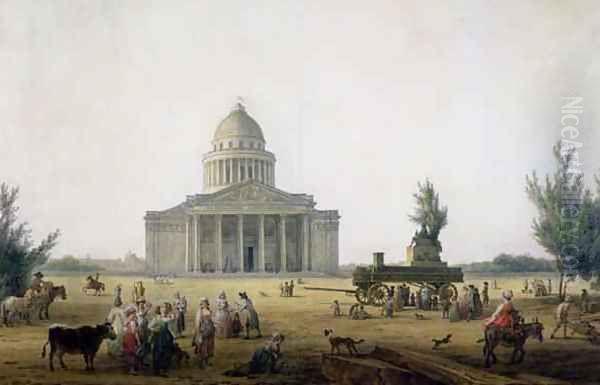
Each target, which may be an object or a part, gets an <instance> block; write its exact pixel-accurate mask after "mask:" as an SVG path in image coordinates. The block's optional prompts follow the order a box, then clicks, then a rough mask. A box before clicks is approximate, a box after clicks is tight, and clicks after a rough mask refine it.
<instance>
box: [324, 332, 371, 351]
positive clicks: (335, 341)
mask: <svg viewBox="0 0 600 385" xmlns="http://www.w3.org/2000/svg"><path fill="white" fill-rule="evenodd" d="M323 334H325V337H327V338H328V340H329V344H330V345H331V354H334V352H337V354H341V353H340V346H341V345H345V346H346V349H348V353H350V355H351V356H354V355H358V354H359V353H358V350H357V349H356V345H358V344H361V343H363V342H365V340H363V339H360V340H353V339H352V338H348V337H336V336H335V335H334V334H333V329H324V330H323Z"/></svg>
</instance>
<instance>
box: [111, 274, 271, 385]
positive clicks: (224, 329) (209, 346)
mask: <svg viewBox="0 0 600 385" xmlns="http://www.w3.org/2000/svg"><path fill="white" fill-rule="evenodd" d="M238 295H239V299H240V301H239V303H236V305H237V309H233V308H232V307H231V306H230V304H229V302H228V300H227V295H226V293H225V291H221V292H220V293H219V295H218V296H217V298H216V300H215V302H214V310H213V308H211V304H210V301H209V300H208V299H207V298H204V297H203V298H200V300H199V302H198V309H197V311H196V314H195V319H194V320H195V322H194V328H193V333H192V341H191V345H192V347H193V348H194V354H195V357H196V359H197V362H198V364H199V366H200V367H206V366H208V365H211V359H212V358H213V357H214V354H215V338H219V339H224V338H235V337H239V336H240V335H241V332H242V330H243V329H245V331H246V333H245V338H246V339H249V338H250V333H251V332H252V331H256V334H257V338H259V337H261V336H262V333H261V330H260V323H259V316H258V313H257V311H256V309H255V308H254V304H253V303H252V300H251V299H250V298H249V297H248V295H247V294H246V293H245V292H240V293H238ZM132 299H133V300H134V303H131V304H124V303H123V300H122V286H121V285H117V287H116V288H115V298H114V300H113V305H114V306H113V308H112V309H111V311H110V313H109V315H108V317H107V320H108V321H109V322H110V323H111V324H112V325H113V329H114V330H115V333H116V336H117V337H116V338H115V339H114V340H110V341H107V346H108V353H109V355H110V356H112V357H115V358H120V359H124V361H125V362H126V363H127V366H128V369H129V372H130V373H132V374H135V373H138V372H139V371H141V370H143V369H144V367H146V366H150V365H151V366H152V369H153V373H154V374H155V375H164V374H166V373H167V372H168V370H169V368H171V366H172V365H173V364H176V363H180V361H181V359H183V358H186V357H189V355H188V354H187V353H186V352H185V351H183V350H182V348H181V347H180V345H179V344H178V343H177V342H176V341H177V340H178V339H180V338H183V337H184V332H185V330H186V322H185V319H186V314H187V312H188V303H187V299H186V298H185V297H183V296H181V295H180V294H179V293H178V292H177V293H175V296H174V299H173V300H172V301H161V305H159V306H153V305H152V304H150V302H148V301H147V300H146V297H145V288H144V286H143V283H142V282H141V281H137V282H135V283H134V289H133V294H132ZM240 315H242V316H244V318H245V325H244V326H245V327H244V326H242V322H241V320H240ZM282 341H283V338H282V337H281V336H279V335H278V336H274V337H273V338H272V339H271V340H270V341H269V343H268V344H267V345H266V347H261V348H260V349H259V350H260V352H258V351H257V353H255V355H254V356H253V358H252V360H251V361H250V362H251V363H252V362H253V361H256V362H254V363H253V364H252V365H251V367H252V368H253V369H252V370H253V371H256V370H259V369H261V368H262V369H264V370H265V371H270V370H272V369H274V366H271V364H273V365H274V363H275V362H276V361H277V358H278V355H279V354H280V352H279V345H280V344H281V342H282ZM275 347H276V348H275ZM149 360H150V361H151V364H149V363H148V361H149ZM261 362H262V364H261ZM265 365H266V366H265Z"/></svg>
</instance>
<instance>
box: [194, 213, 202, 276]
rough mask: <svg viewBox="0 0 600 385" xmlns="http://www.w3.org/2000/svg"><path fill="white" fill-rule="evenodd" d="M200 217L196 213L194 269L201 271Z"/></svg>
mask: <svg viewBox="0 0 600 385" xmlns="http://www.w3.org/2000/svg"><path fill="white" fill-rule="evenodd" d="M199 231H200V218H199V217H198V215H194V271H200V270H201V269H200V234H198V232H199Z"/></svg>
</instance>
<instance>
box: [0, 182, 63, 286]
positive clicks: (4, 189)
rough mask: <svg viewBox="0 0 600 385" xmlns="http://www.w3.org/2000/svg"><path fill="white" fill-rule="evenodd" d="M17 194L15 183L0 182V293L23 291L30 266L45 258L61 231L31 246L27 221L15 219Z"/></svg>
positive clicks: (28, 280)
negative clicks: (13, 185)
mask: <svg viewBox="0 0 600 385" xmlns="http://www.w3.org/2000/svg"><path fill="white" fill-rule="evenodd" d="M18 197H19V189H18V187H9V186H8V185H7V184H6V183H2V184H0V297H4V296H8V295H22V294H23V293H24V291H25V290H26V288H27V287H28V286H29V283H30V279H31V273H32V271H33V269H34V268H35V267H36V266H39V265H42V264H44V263H45V262H46V261H47V260H48V257H49V255H50V250H51V249H52V248H53V247H54V246H55V245H56V242H57V239H58V236H59V234H60V232H59V230H56V231H55V232H53V233H50V234H48V235H47V236H46V238H44V239H43V240H42V241H41V242H40V244H39V245H38V246H34V245H33V242H32V240H31V230H30V228H29V227H28V225H27V223H24V222H23V223H18V212H19V207H18V206H17V199H18Z"/></svg>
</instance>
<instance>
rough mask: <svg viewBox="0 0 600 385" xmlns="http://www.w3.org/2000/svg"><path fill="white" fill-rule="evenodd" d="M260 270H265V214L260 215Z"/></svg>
mask: <svg viewBox="0 0 600 385" xmlns="http://www.w3.org/2000/svg"><path fill="white" fill-rule="evenodd" d="M257 267H258V271H260V272H264V271H265V215H264V214H259V215H258V266H257Z"/></svg>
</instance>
